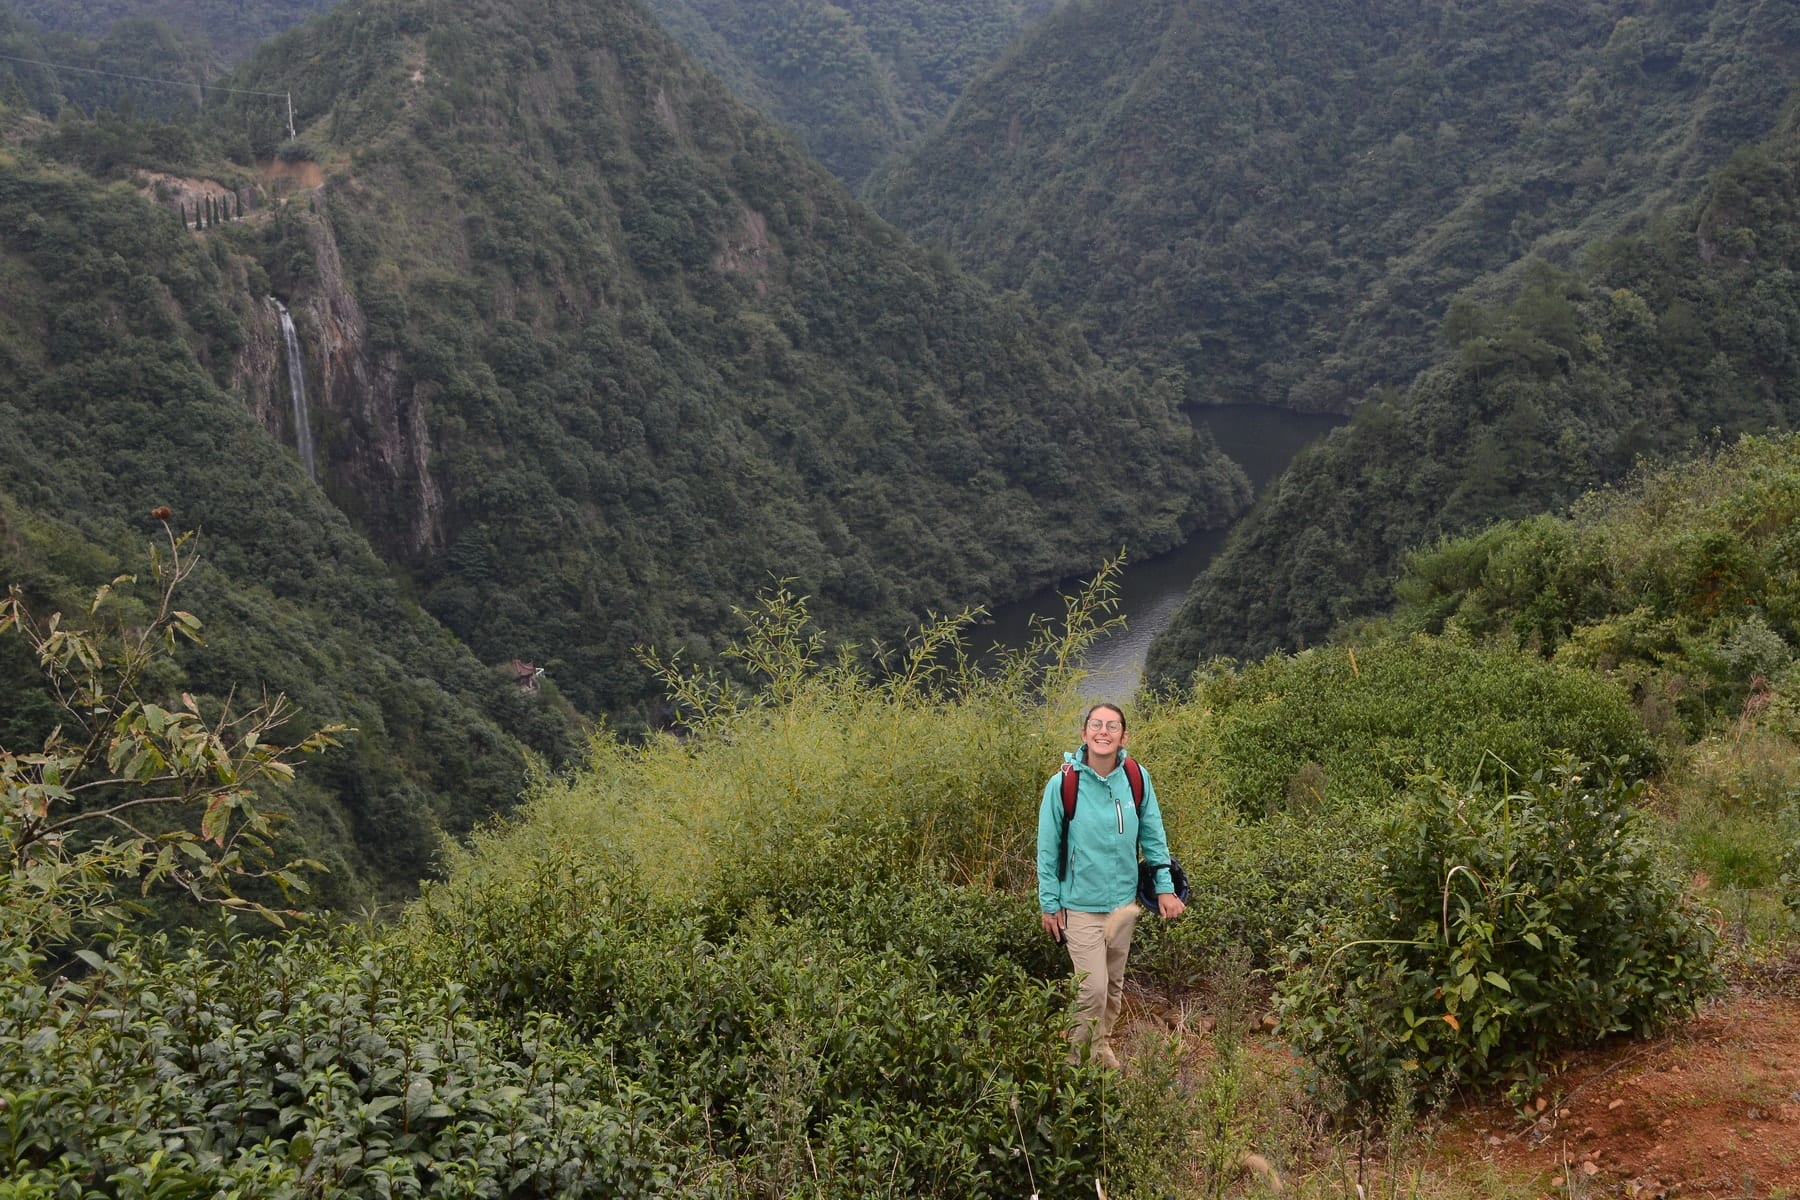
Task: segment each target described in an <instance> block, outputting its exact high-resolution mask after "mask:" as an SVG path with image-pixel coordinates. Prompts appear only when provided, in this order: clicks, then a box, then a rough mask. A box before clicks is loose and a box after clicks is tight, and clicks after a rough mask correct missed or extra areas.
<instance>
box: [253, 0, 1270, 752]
mask: <svg viewBox="0 0 1800 1200" xmlns="http://www.w3.org/2000/svg"><path fill="white" fill-rule="evenodd" d="M240 82H242V83H244V85H245V86H247V87H250V88H255V89H260V90H265V91H273V92H283V91H288V90H291V91H292V93H293V96H294V102H295V105H296V107H297V110H298V113H299V121H300V124H301V126H302V136H301V143H302V145H301V147H300V150H299V152H301V153H305V154H311V155H313V156H314V157H315V158H316V160H317V163H318V166H319V167H320V168H321V169H322V170H323V171H324V172H325V184H324V186H323V188H322V189H320V190H319V191H318V192H317V193H316V195H315V196H314V197H313V199H312V202H311V203H312V205H313V207H316V209H317V212H316V213H315V212H313V211H311V210H310V209H309V210H302V211H296V210H297V208H298V206H297V205H294V204H290V205H288V206H286V208H284V209H283V210H282V212H283V213H284V214H286V215H285V217H284V218H283V219H281V220H277V221H271V222H268V223H266V224H264V225H261V226H259V227H258V230H257V232H259V233H260V234H261V236H262V240H261V242H260V244H259V246H258V247H257V253H258V254H259V255H260V256H261V259H262V261H264V262H266V263H268V264H269V271H270V277H271V283H272V286H273V287H274V288H275V290H276V292H277V293H278V294H281V295H284V296H286V297H288V298H289V300H290V303H291V305H292V307H293V308H294V311H295V313H296V319H297V320H298V321H299V322H300V325H301V332H302V335H303V337H304V338H305V340H306V343H307V345H308V346H309V348H310V349H309V353H311V354H313V355H316V356H318V357H319V358H320V359H321V360H322V361H321V362H320V364H319V365H320V368H321V370H320V377H321V379H322V380H323V381H324V382H323V383H322V384H321V391H322V394H321V396H320V400H321V405H320V408H321V409H322V412H321V413H320V414H319V416H318V417H317V423H318V425H319V429H318V433H319V444H320V446H321V448H322V455H323V458H322V461H323V462H324V463H325V464H326V465H325V466H324V468H323V471H324V478H325V486H326V488H327V490H328V492H330V493H331V494H332V495H333V496H334V497H335V498H336V499H337V500H338V501H339V503H340V505H341V506H342V507H344V508H345V509H346V510H348V511H351V512H353V513H354V514H356V515H357V516H358V517H359V518H360V519H361V520H362V522H363V523H364V525H365V527H366V528H368V529H369V530H370V532H371V536H373V537H374V538H375V539H376V541H377V544H378V545H379V546H380V548H381V549H382V550H383V551H384V552H385V553H386V554H387V555H388V556H389V557H390V558H391V559H393V560H394V561H397V562H401V563H404V564H405V565H406V566H407V568H408V569H409V571H410V572H411V573H412V576H413V578H414V579H416V580H417V582H418V584H419V587H420V597H421V600H422V602H423V603H424V605H425V606H426V607H427V609H429V610H430V611H431V612H432V613H433V614H434V615H436V616H437V617H438V618H439V619H440V620H442V621H443V622H444V623H445V624H446V625H447V626H448V627H449V628H450V629H452V630H453V631H455V632H456V633H457V635H458V636H459V637H462V638H463V639H465V640H466V641H467V642H468V644H469V645H470V646H472V647H473V648H474V649H475V651H476V652H477V653H478V654H479V655H481V657H482V658H484V659H485V660H488V661H495V660H498V659H502V658H505V657H508V656H511V655H519V656H522V657H525V658H527V659H530V660H532V661H534V662H539V663H544V662H549V663H551V664H552V670H553V673H554V674H556V675H557V677H558V678H559V679H560V681H561V682H562V684H563V687H564V688H565V690H566V691H567V692H568V693H569V694H570V695H571V696H572V697H573V698H574V699H575V700H576V701H577V703H579V704H580V705H581V706H582V707H583V708H585V709H586V710H588V711H592V712H608V713H612V714H614V715H615V716H621V717H627V716H628V715H629V714H631V713H632V711H633V708H634V706H636V705H639V704H641V703H642V701H643V698H644V697H645V695H646V694H647V679H646V675H645V673H644V670H643V668H642V667H641V666H640V665H639V663H638V662H637V661H636V658H635V656H634V647H637V646H641V645H656V646H661V647H686V648H688V649H689V650H691V651H693V652H696V653H698V654H700V655H702V656H705V655H707V654H708V653H710V652H711V650H713V649H716V648H717V647H718V646H719V645H720V644H721V642H720V641H719V638H720V637H721V636H722V634H724V633H725V632H726V631H729V630H731V629H733V628H735V624H736V622H735V618H734V617H733V616H732V614H731V611H730V610H731V608H732V606H733V605H736V604H740V603H742V602H743V601H744V599H745V597H746V596H748V595H750V594H753V593H754V592H755V591H757V590H759V589H760V588H762V587H764V586H766V585H767V584H768V582H769V581H770V580H771V579H774V578H788V579H792V580H793V582H794V586H795V587H796V588H797V589H799V590H801V591H803V592H805V593H807V594H810V595H813V596H815V597H816V598H817V608H816V610H815V611H816V612H817V613H818V615H819V617H820V620H821V624H822V625H824V626H825V627H826V628H829V629H832V630H834V631H836V632H838V633H839V634H842V635H844V636H847V637H858V638H866V637H871V636H882V637H887V638H892V637H894V636H896V635H897V634H898V632H899V631H900V630H901V629H903V628H904V627H905V626H906V625H907V624H908V623H910V622H913V621H916V620H918V619H919V618H921V617H922V616H923V615H924V614H925V613H927V612H929V611H933V610H935V611H940V612H941V611H946V610H949V609H954V608H956V607H958V606H961V605H963V604H967V603H982V602H986V601H991V600H995V599H999V598H1006V597H1012V596H1016V595H1019V594H1021V593H1022V592H1024V591H1025V590H1027V589H1028V588H1030V587H1032V586H1034V585H1041V584H1043V583H1045V582H1048V581H1050V580H1053V579H1056V578H1059V577H1064V576H1066V575H1068V574H1070V573H1072V572H1074V571H1076V570H1079V569H1081V568H1083V567H1086V566H1091V565H1092V564H1093V563H1095V562H1097V561H1098V559H1099V557H1100V556H1101V554H1102V553H1103V552H1104V551H1105V549H1106V548H1107V547H1109V546H1115V547H1116V545H1117V544H1118V543H1120V542H1126V543H1129V544H1130V545H1131V546H1132V547H1134V548H1135V549H1138V550H1140V551H1144V552H1154V551H1156V550H1159V549H1163V548H1167V547H1169V546H1172V545H1174V544H1176V543H1177V542H1178V541H1179V540H1181V539H1182V538H1183V537H1184V536H1185V535H1186V534H1187V533H1188V532H1189V531H1191V530H1192V529H1194V528H1195V527H1196V526H1197V525H1199V524H1201V523H1206V522H1215V523H1216V522H1218V521H1222V520H1223V519H1224V518H1225V517H1226V516H1227V515H1229V514H1231V513H1232V512H1234V511H1235V510H1236V508H1237V506H1238V505H1239V504H1240V503H1241V502H1242V501H1241V497H1242V495H1243V493H1242V482H1241V478H1240V477H1239V476H1238V474H1237V472H1236V471H1235V470H1234V469H1232V468H1231V467H1230V466H1229V464H1228V463H1226V462H1225V460H1223V459H1222V458H1220V457H1218V456H1217V455H1216V454H1213V453H1212V452H1211V451H1210V450H1209V448H1208V446H1206V445H1205V444H1203V443H1202V442H1201V441H1200V440H1198V439H1197V438H1196V435H1195V434H1194V433H1193V432H1192V430H1191V429H1190V427H1189V425H1188V423H1187V422H1186V421H1185V420H1184V419H1183V418H1182V416H1181V415H1180V413H1179V412H1178V411H1177V408H1176V404H1177V401H1178V399H1179V397H1178V396H1177V395H1176V394H1175V393H1174V391H1173V389H1170V388H1168V387H1167V386H1165V385H1162V384H1160V383H1146V382H1145V381H1143V380H1141V379H1137V378H1135V377H1128V376H1121V375H1118V374H1116V373H1110V372H1107V371H1104V370H1102V369H1100V368H1099V367H1098V364H1096V363H1095V362H1093V361H1092V360H1091V359H1090V357H1089V354H1088V351H1087V349H1086V347H1085V346H1084V345H1083V344H1082V342H1081V340H1080V339H1079V338H1078V337H1075V336H1073V335H1070V334H1067V333H1066V332H1064V331H1061V330H1058V329H1056V328H1053V327H1050V326H1047V325H1045V324H1044V323H1042V322H1041V321H1039V320H1038V319H1037V317H1036V316H1035V315H1034V314H1032V313H1031V312H1030V311H1029V310H1028V309H1027V308H1025V307H1024V306H1022V305H1019V304H1017V303H997V302H996V301H995V300H994V299H993V298H992V297H991V296H990V295H989V293H987V292H986V290H985V289H983V288H982V287H981V286H980V285H978V284H977V283H975V282H974V281H972V280H970V279H968V278H967V277H965V276H962V275H960V274H958V273H956V272H955V271H954V270H952V269H950V268H949V267H948V266H946V265H945V264H943V263H942V262H941V261H936V260H933V259H931V258H929V257H927V256H926V255H924V254H923V253H922V252H920V251H919V250H917V249H916V248H914V247H912V246H911V245H910V244H908V243H907V242H906V241H905V240H904V239H902V238H900V237H899V236H897V235H896V234H895V233H894V232H893V231H892V229H891V228H890V227H888V226H886V225H884V224H883V223H882V222H880V221H878V220H876V219H874V218H873V217H872V216H870V215H869V214H868V213H866V212H865V211H864V210H863V209H861V208H860V207H859V206H857V205H856V204H855V203H854V202H853V201H852V200H851V199H850V198H849V196H848V195H847V194H846V193H845V192H844V190H843V189H842V187H841V186H840V185H839V184H838V183H837V182H836V181H835V180H833V179H831V178H830V177H829V176H828V175H827V174H826V173H825V172H823V171H822V170H821V169H820V168H819V167H817V166H816V165H815V164H814V163H812V162H811V161H810V160H809V159H807V158H805V157H804V156H803V155H802V153H801V152H800V151H799V150H798V149H797V148H796V147H794V146H793V145H792V144H791V142H790V141H789V140H788V139H787V138H785V137H783V136H781V135H780V134H779V133H778V132H777V131H775V130H774V129H773V128H772V127H771V126H770V125H769V124H768V123H767V121H766V120H764V119H763V118H761V117H760V116H758V115H757V114H756V113H754V112H753V111H752V110H750V109H749V108H747V107H745V106H743V105H741V104H739V103H738V102H736V101H735V100H733V99H732V98H731V97H730V96H729V95H728V94H727V93H726V92H725V90H724V89H723V87H722V86H721V85H720V84H719V83H718V82H717V81H716V80H715V79H713V78H712V77H710V76H708V75H706V74H705V73H704V72H703V71H701V70H700V69H699V68H698V66H697V65H696V64H694V63H693V61H692V60H691V59H690V58H689V57H688V56H687V55H685V54H684V53H683V52H682V51H681V50H680V48H679V47H678V46H677V45H676V44H675V43H674V42H673V41H672V40H670V39H669V38H668V37H667V36H666V35H665V34H664V33H663V32H662V31H661V30H660V29H659V28H658V27H657V26H656V25H655V24H654V23H653V22H652V21H651V20H650V19H649V18H648V16H647V14H644V13H643V12H642V11H641V10H640V9H638V8H637V7H636V6H634V5H632V4H629V3H625V2H624V0H606V2H603V3H596V4H590V5H585V6H582V7H579V8H567V7H566V6H562V5H555V4H549V3H540V2H537V0H526V2H516V3H507V2H504V0H484V2H483V3H477V4H454V5H452V4H447V3H435V2H426V0H388V2H383V3H370V4H360V5H353V6H349V7H346V8H344V9H342V10H339V11H334V12H333V13H331V14H329V15H328V16H327V17H326V18H325V19H324V20H323V21H321V22H319V23H317V24H315V25H312V26H309V27H307V28H306V29H305V30H303V31H299V32H297V33H296V34H293V35H290V36H289V37H287V38H285V39H282V40H280V41H278V42H276V43H274V44H272V45H271V46H270V47H268V48H266V49H265V50H263V51H262V52H259V54H258V55H257V56H256V57H255V58H253V59H252V60H251V62H250V63H249V64H248V66H247V69H246V71H245V72H244V73H243V74H242V75H241V76H240ZM234 104H235V105H236V107H235V108H234V109H233V111H232V112H230V113H227V114H225V115H223V116H221V117H220V118H219V120H220V125H221V127H222V128H223V129H225V130H226V131H227V132H228V133H231V134H232V135H233V136H235V131H236V129H237V128H238V127H237V126H235V125H234V122H242V123H243V126H242V127H243V128H246V129H248V131H249V134H248V136H249V137H250V138H251V141H252V143H253V149H254V152H255V153H256V154H258V155H263V154H267V153H270V152H272V151H274V150H275V149H276V148H277V147H278V146H279V145H280V144H281V142H282V139H283V136H284V133H285V130H284V129H283V127H282V122H281V114H280V112H279V110H278V109H277V108H275V107H274V106H271V105H267V104H262V105H258V104H257V103H256V100H255V98H254V97H251V98H237V99H236V100H235V101H234ZM294 152H295V151H294V148H293V147H290V148H289V150H288V153H290V154H292V153H294ZM352 308H354V309H355V311H356V313H357V317H358V319H360V326H359V325H358V319H350V318H347V317H346V314H347V313H349V312H350V311H351V310H352ZM346 330H348V331H350V332H349V334H348V336H345V331H346ZM351 380H358V381H359V382H357V383H356V384H354V385H352V384H351V382H350V381H351ZM375 410H379V411H375ZM383 422H387V423H388V424H389V425H390V426H391V427H398V428H400V429H402V430H409V431H411V432H409V433H407V434H406V436H404V437H403V438H401V439H400V440H401V442H403V443H404V446H403V447H401V446H399V445H396V446H395V447H393V448H388V447H376V446H372V445H371V444H370V433H371V426H372V425H379V424H381V423H383ZM395 423H398V424H397V426H396V425H395ZM1121 463H1129V464H1130V470H1129V471H1126V470H1122V469H1121V468H1120V466H1119V464H1121Z"/></svg>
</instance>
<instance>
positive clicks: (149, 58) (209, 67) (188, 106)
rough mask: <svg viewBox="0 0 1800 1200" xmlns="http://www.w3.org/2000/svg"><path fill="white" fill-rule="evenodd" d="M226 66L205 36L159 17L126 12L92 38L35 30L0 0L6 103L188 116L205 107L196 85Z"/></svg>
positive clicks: (1, 80) (1, 91) (52, 111)
mask: <svg viewBox="0 0 1800 1200" xmlns="http://www.w3.org/2000/svg"><path fill="white" fill-rule="evenodd" d="M47 64H58V65H56V66H52V65H47ZM224 70H225V68H224V67H223V66H222V65H221V63H220V62H219V60H218V57H217V56H216V55H215V54H214V53H213V51H212V50H211V49H209V48H208V47H207V46H206V44H205V43H204V42H201V41H199V40H195V39H191V38H187V37H184V36H183V35H181V34H180V33H178V32H176V31H175V30H174V29H172V28H170V27H169V25H168V24H167V23H166V22H164V21H160V20H156V19H153V18H148V17H132V18H126V19H123V20H121V21H120V22H119V23H118V24H116V25H115V26H113V27H112V28H111V29H110V30H109V31H107V32H106V33H105V34H104V35H103V36H101V37H99V38H98V39H97V40H95V39H89V38H85V37H81V36H79V35H75V34H68V33H57V32H52V31H49V30H45V29H42V28H39V27H38V26H36V25H34V24H32V23H31V22H29V21H26V20H22V19H21V18H19V17H17V16H15V15H13V13H11V12H9V11H8V10H7V4H6V0H0V102H3V103H5V104H6V105H7V106H8V107H10V108H15V109H19V110H24V111H30V112H36V113H39V114H42V115H43V116H46V117H55V116H57V115H59V114H60V113H61V112H63V111H64V110H65V109H72V110H73V112H72V113H71V115H86V116H92V115H94V114H96V113H98V112H101V111H112V112H122V111H123V112H130V113H133V114H135V115H137V116H142V117H159V118H162V119H165V120H180V121H191V120H193V119H194V118H195V117H196V116H198V114H199V113H200V111H201V108H202V104H203V96H202V91H201V85H203V84H205V83H207V82H209V81H212V80H216V79H218V78H219V76H220V75H222V74H223V73H224ZM102 72H104V74H103V73H102ZM128 77H135V78H128ZM148 80H157V81H168V82H148ZM172 83H173V84H174V86H171V84H172Z"/></svg>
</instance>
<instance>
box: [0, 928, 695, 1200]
mask: <svg viewBox="0 0 1800 1200" xmlns="http://www.w3.org/2000/svg"><path fill="white" fill-rule="evenodd" d="M84 957H85V958H86V959H87V963H86V965H87V967H88V968H89V970H88V973H87V974H86V975H85V977H83V978H80V979H74V980H71V979H67V978H58V979H56V980H55V981H54V982H51V983H44V982H42V981H41V974H42V968H43V965H44V964H43V962H42V960H41V959H38V958H35V957H33V956H31V955H28V954H26V953H23V952H21V951H19V950H17V949H16V948H15V949H14V951H13V952H12V953H11V954H10V955H9V956H8V957H6V958H5V959H4V960H3V961H0V996H5V997H6V999H5V1001H4V1002H3V1003H0V1098H3V1099H4V1100H5V1101H6V1103H5V1108H4V1119H3V1120H0V1164H4V1166H3V1167H0V1171H3V1172H4V1173H5V1174H6V1175H8V1176H9V1177H10V1178H11V1179H12V1180H13V1181H14V1186H16V1187H20V1188H23V1189H25V1194H32V1193H31V1191H30V1189H33V1188H39V1189H42V1194H46V1195H50V1194H54V1195H68V1194H74V1191H72V1190H71V1189H79V1190H80V1194H83V1195H115V1196H131V1195H144V1196H148V1195H226V1194H229V1193H231V1192H232V1191H233V1189H239V1192H238V1194H250V1195H257V1196H262V1197H286V1196H294V1197H298V1196H312V1195H321V1194H325V1195H337V1196H394V1195H403V1196H404V1195H410V1196H443V1197H450V1196H458V1197H462V1196H469V1195H475V1194H507V1195H515V1196H557V1195H570V1194H597V1193H601V1192H604V1193H605V1194H607V1195H614V1196H650V1195H665V1194H669V1192H670V1188H671V1184H672V1183H673V1181H674V1180H675V1175H676V1167H677V1165H678V1164H680V1163H681V1162H682V1159H683V1157H684V1156H685V1155H686V1154H687V1153H689V1152H690V1151H691V1146H683V1145H680V1144H679V1143H676V1142H675V1141H673V1140H672V1139H673V1137H674V1136H675V1134H676V1132H677V1131H680V1130H681V1128H682V1127H681V1125H680V1122H679V1119H678V1117H679V1114H678V1113H677V1112H675V1111H674V1110H671V1109H670V1108H668V1107H667V1104H666V1102H665V1101H664V1100H663V1099H662V1098H660V1097H657V1096H654V1095H651V1094H647V1093H644V1092H641V1091H638V1090H636V1089H634V1088H632V1087H630V1086H629V1084H628V1083H626V1082H625V1081H622V1080H621V1078H620V1077H619V1075H618V1074H617V1072H616V1071H615V1070H614V1069H613V1067H612V1064H611V1063H610V1062H609V1061H608V1056H607V1054H606V1052H605V1050H604V1049H603V1048H599V1047H593V1046H590V1045H587V1044H586V1043H584V1042H583V1041H581V1040H580V1039H578V1038H575V1037H572V1036H570V1034H569V1033H568V1031H567V1028H566V1026H565V1025H564V1023H562V1022H559V1021H557V1020H556V1019H554V1018H550V1017H542V1016H538V1017H533V1018H531V1019H530V1020H527V1021H525V1022H522V1023H521V1024H519V1025H518V1026H517V1027H515V1028H514V1029H511V1030H502V1029H500V1028H499V1027H497V1026H494V1025H491V1024H489V1023H487V1022H484V1021H481V1020H478V1019H476V1018H474V1017H472V1016H471V1015H470V1014H469V1012H468V1011H467V1005H466V1003H465V1001H464V999H463V997H462V995H461V989H460V988H458V987H457V986H456V985H454V984H449V983H440V984H436V985H430V986H423V987H421V986H418V985H415V984H412V983H410V982H409V981H408V979H407V978H406V975H405V973H404V972H403V971H402V970H400V969H398V960H397V958H396V956H395V955H394V954H392V953H391V952H390V951H386V950H383V949H382V948H381V947H379V946H376V945H364V946H357V945H354V944H352V945H345V946H341V947H331V946H328V945H326V944H324V943H323V942H320V943H318V944H314V945H307V944H304V943H302V942H300V941H298V940H288V941H283V942H279V943H269V944H264V943H251V942H247V941H246V942H240V943H238V944H237V945H235V946H233V947H231V948H229V950H228V951H227V952H226V953H225V955H224V956H223V957H222V958H218V959H210V958H208V957H206V956H204V955H202V954H201V953H199V952H198V951H193V950H190V951H185V952H174V951H172V950H171V949H170V948H169V946H168V944H167V943H166V942H165V941H163V940H160V939H147V940H143V941H135V940H129V939H128V940H126V941H124V942H122V943H120V944H119V945H117V946H116V947H115V948H114V950H113V952H112V953H111V954H109V955H108V956H106V957H104V958H103V957H101V956H100V955H98V954H92V953H90V954H87V955H84Z"/></svg>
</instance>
